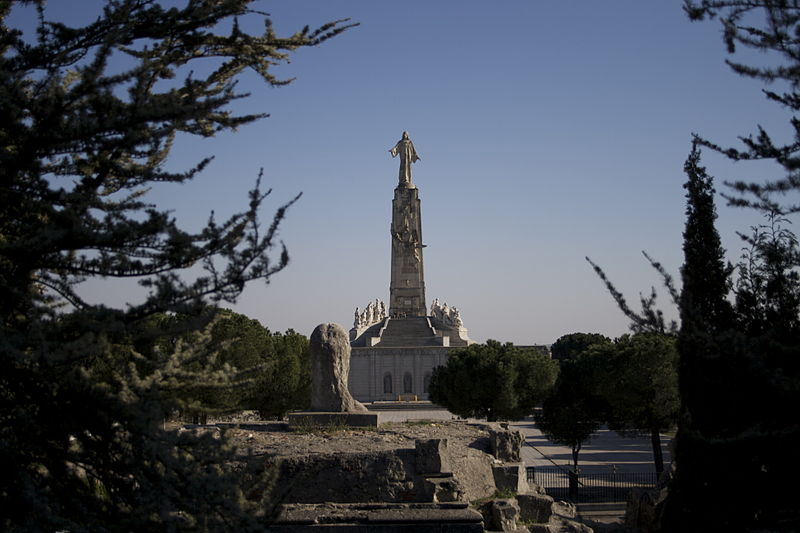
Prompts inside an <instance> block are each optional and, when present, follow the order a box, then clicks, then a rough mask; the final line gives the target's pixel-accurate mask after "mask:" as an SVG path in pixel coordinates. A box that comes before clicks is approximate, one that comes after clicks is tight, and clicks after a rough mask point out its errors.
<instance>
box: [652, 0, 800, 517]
mask: <svg viewBox="0 0 800 533" xmlns="http://www.w3.org/2000/svg"><path fill="white" fill-rule="evenodd" d="M685 9H686V11H687V13H688V14H689V16H690V18H692V19H695V20H698V19H702V18H704V17H707V16H709V17H712V18H713V17H719V18H720V20H721V21H722V24H723V29H724V33H723V37H724V40H725V43H726V45H727V48H728V52H729V53H731V54H733V53H734V52H735V51H736V49H737V47H738V46H744V47H746V48H752V49H757V50H760V51H763V52H767V53H770V54H772V57H771V58H770V61H768V62H765V66H761V65H746V64H743V63H740V62H735V61H732V60H730V61H728V64H729V65H730V66H731V68H732V69H733V70H734V71H735V72H737V73H738V74H741V75H743V76H746V77H750V78H754V79H758V80H761V81H764V82H765V83H774V82H779V84H780V85H781V86H782V87H785V88H786V92H783V93H778V92H775V91H770V90H765V91H764V93H765V94H766V96H767V98H769V99H771V100H773V101H775V102H777V103H779V104H781V105H782V106H784V107H785V108H786V109H788V110H789V112H790V113H791V114H792V116H791V118H790V123H791V125H792V128H793V130H794V138H793V139H792V140H791V141H790V142H788V143H786V144H784V145H779V144H777V143H775V142H774V140H773V138H772V137H771V136H770V135H769V134H768V133H767V132H766V131H765V130H764V129H763V128H760V127H759V128H758V133H757V135H755V136H749V137H743V138H742V141H743V143H744V145H745V148H744V149H743V150H739V149H734V148H722V147H720V146H718V145H716V144H714V143H712V142H710V141H708V140H705V139H702V138H699V137H696V142H697V143H699V144H701V145H704V146H706V147H709V148H711V149H713V150H716V151H718V152H720V153H722V154H724V155H725V156H727V157H728V158H730V159H732V160H771V161H773V162H775V163H777V164H778V165H779V166H780V167H782V169H783V172H784V175H783V176H781V177H779V178H777V179H775V180H772V181H766V182H764V181H753V182H745V181H740V182H734V183H729V184H728V185H730V186H731V187H732V191H733V193H732V194H728V195H727V198H728V200H729V202H730V203H731V204H732V205H736V206H745V207H752V208H755V209H758V210H761V211H763V212H764V213H766V214H767V215H768V216H772V217H774V216H775V215H778V216H780V215H782V214H787V213H796V212H798V211H800V207H799V206H798V204H797V203H796V202H793V201H791V200H790V201H789V202H788V203H785V200H786V199H787V198H791V193H796V192H798V190H800V174H798V169H800V143H798V140H799V139H800V122H798V120H797V118H796V117H795V116H794V115H795V114H796V112H797V111H798V110H800V92H799V91H800V74H798V73H800V55H798V52H800V5H798V3H797V2H795V1H786V0H781V1H766V2H744V1H739V0H723V1H717V0H701V1H699V2H694V1H687V2H686V3H685ZM691 159H692V157H690V162H691ZM687 163H689V162H687ZM691 166H692V165H687V167H691ZM690 170H691V168H690ZM694 170H695V171H697V167H696V162H695V165H694ZM700 174H701V178H700V179H697V177H695V178H694V179H693V177H692V175H691V173H690V180H689V184H688V185H689V186H688V187H687V188H688V190H689V195H688V197H689V206H690V207H689V209H687V215H688V217H687V229H686V233H685V235H684V237H685V246H684V252H685V255H686V264H685V265H684V268H683V271H682V275H683V278H684V289H683V295H682V298H681V318H682V321H683V323H682V327H681V334H680V344H679V350H680V358H681V367H680V383H681V396H682V397H681V401H682V415H681V420H680V425H679V432H678V437H677V450H676V461H677V473H676V477H675V479H674V480H673V483H672V484H671V485H670V494H669V498H668V500H667V504H666V509H665V515H664V520H663V527H664V529H665V530H666V531H709V530H711V529H715V530H727V531H753V530H765V531H796V530H797V529H798V528H800V513H798V511H797V505H796V502H794V501H793V499H792V498H791V497H790V496H788V495H787V494H786V493H782V492H781V491H777V492H776V491H774V487H777V486H788V485H789V484H792V483H794V481H793V480H795V479H796V478H797V475H798V468H797V466H796V465H794V464H793V463H792V462H791V461H787V458H788V455H789V454H790V453H791V452H790V450H792V449H793V448H794V447H796V444H797V442H798V439H800V423H799V422H798V418H797V416H796V414H794V413H792V412H790V411H787V410H786V406H787V405H795V404H797V403H798V402H800V396H798V391H800V365H799V364H798V361H799V360H800V335H799V333H800V331H798V330H797V326H796V325H797V323H798V318H797V311H798V308H797V304H796V302H797V297H798V287H797V284H796V283H795V280H796V269H797V267H798V261H797V257H798V253H797V244H796V240H795V239H794V237H793V235H791V234H787V233H786V232H784V231H778V232H775V231H773V232H772V236H773V237H765V236H764V234H763V233H762V234H759V233H756V235H754V237H753V238H750V239H747V240H749V243H750V247H751V248H750V251H749V252H748V255H747V256H746V257H745V261H744V262H743V265H742V266H743V267H744V268H740V272H739V279H738V281H737V284H736V293H737V294H736V297H737V305H736V308H735V309H734V310H731V309H730V306H729V304H728V301H727V297H728V288H729V285H728V283H729V282H727V281H726V280H725V278H726V277H727V272H728V271H729V270H730V269H729V268H727V267H725V266H724V265H723V264H722V260H721V257H722V251H721V248H720V246H719V239H718V236H717V235H716V231H713V216H711V215H712V214H713V213H712V212H711V211H709V209H708V207H703V206H708V205H711V189H710V181H708V183H709V185H707V186H703V182H704V181H707V180H705V179H704V178H702V174H704V173H700ZM693 182H694V183H696V184H697V185H700V187H699V188H695V186H693V185H692V183H693ZM773 228H774V226H773ZM768 280H772V281H771V282H770V281H768ZM728 316H730V318H727V317H728ZM740 487H747V490H746V491H742V490H740Z"/></svg>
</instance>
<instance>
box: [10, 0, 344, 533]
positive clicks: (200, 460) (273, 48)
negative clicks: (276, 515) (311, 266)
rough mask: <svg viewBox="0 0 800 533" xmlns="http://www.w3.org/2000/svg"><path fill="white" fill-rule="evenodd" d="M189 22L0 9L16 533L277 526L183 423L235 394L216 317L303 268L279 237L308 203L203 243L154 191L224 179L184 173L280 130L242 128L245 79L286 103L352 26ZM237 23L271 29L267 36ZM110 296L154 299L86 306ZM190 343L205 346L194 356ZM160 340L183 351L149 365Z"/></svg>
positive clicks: (205, 235)
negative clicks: (91, 293) (169, 317)
mask: <svg viewBox="0 0 800 533" xmlns="http://www.w3.org/2000/svg"><path fill="white" fill-rule="evenodd" d="M178 3H180V4H182V5H183V6H184V7H162V5H161V4H160V3H159V2H157V1H154V0H108V1H107V2H106V5H105V7H104V8H103V10H102V12H101V13H98V14H97V17H96V18H95V19H94V22H91V23H90V24H88V25H86V26H84V27H69V26H67V25H65V24H62V23H59V22H57V21H52V20H49V19H48V12H47V9H46V3H45V2H44V0H20V1H16V2H15V1H13V0H11V1H8V0H6V1H2V2H0V470H1V471H2V475H1V476H0V509H2V513H0V529H2V530H6V531H7V530H21V531H25V530H28V531H93V530H97V531H106V530H118V531H175V530H192V531H197V530H203V531H205V530H229V529H236V530H248V529H251V528H254V527H258V521H257V519H256V518H257V517H256V515H254V514H252V513H249V508H250V507H249V505H248V504H247V502H246V501H245V498H244V497H245V496H246V495H247V494H255V493H259V492H258V491H255V492H249V488H248V487H246V486H242V484H240V483H239V481H238V480H237V479H236V478H234V477H233V476H232V475H231V473H230V472H229V471H228V470H227V469H226V468H225V466H224V465H226V464H227V463H228V462H229V460H230V459H231V457H232V452H231V450H230V449H229V448H228V447H227V446H226V445H225V439H224V438H223V439H215V438H213V436H212V435H210V434H206V435H197V434H193V433H191V432H184V433H180V434H179V433H176V432H170V431H165V429H164V428H163V421H164V416H165V414H166V413H168V412H170V411H171V410H173V409H174V408H177V407H180V405H181V401H180V399H181V398H187V396H191V395H192V391H195V390H199V389H204V390H208V389H209V388H213V387H219V388H224V387H229V386H232V385H233V384H234V383H233V380H232V378H231V376H230V375H229V374H227V373H226V372H225V371H224V369H215V368H213V365H211V366H209V365H208V364H206V363H205V360H204V359H203V357H204V356H205V354H207V353H208V350H206V349H205V347H206V346H207V345H208V343H209V342H210V341H209V337H210V336H209V334H208V332H204V331H203V327H204V326H205V325H207V324H208V323H209V321H210V320H211V317H212V315H213V313H206V312H205V310H207V309H211V310H212V311H213V307H214V304H216V303H218V302H221V301H233V300H235V299H236V298H237V296H238V295H239V294H240V292H241V291H242V288H243V287H244V285H245V284H246V283H247V282H248V281H251V280H257V279H268V278H269V277H270V276H271V275H272V274H274V273H275V272H277V271H278V270H280V269H281V268H283V267H284V266H285V265H286V263H287V260H288V255H287V253H286V250H285V249H284V248H283V247H282V245H281V244H280V243H279V241H278V240H277V228H278V224H279V223H280V222H281V220H282V219H283V217H284V214H285V211H286V209H287V208H288V206H289V205H290V204H291V202H289V204H286V205H284V206H282V207H280V208H279V209H278V210H277V212H276V214H275V215H274V217H273V218H272V221H271V222H270V223H269V224H267V225H266V226H265V227H262V224H261V223H260V220H259V212H260V210H261V207H262V203H263V202H264V200H265V197H266V194H267V193H264V192H262V191H261V190H260V187H259V185H256V187H255V188H254V190H253V191H252V192H251V193H250V197H249V203H248V205H247V206H246V209H245V210H244V211H243V212H241V213H239V214H236V215H234V216H232V217H230V218H229V219H227V220H223V221H216V220H214V218H213V216H212V217H211V218H210V220H209V222H208V224H207V225H206V226H205V227H204V228H203V229H202V230H200V231H199V232H196V233H192V232H187V231H185V230H182V229H181V228H180V227H179V226H178V224H177V222H176V221H175V219H174V218H173V217H172V216H171V215H170V213H169V212H166V211H163V210H159V209H158V208H157V207H156V206H154V205H151V204H149V203H148V202H147V201H146V198H147V192H148V189H149V187H150V186H151V185H152V184H154V183H162V182H170V183H183V182H187V181H189V180H191V179H192V178H193V177H194V176H195V175H197V173H198V172H200V171H201V170H203V169H204V168H205V167H206V166H207V164H208V162H209V161H210V159H211V158H210V157H207V158H202V159H200V160H199V161H198V162H197V164H196V165H195V166H193V167H192V168H189V169H187V170H186V171H183V172H175V171H170V170H167V167H166V162H167V158H168V155H169V153H170V149H171V147H172V144H173V141H174V140H175V139H176V138H178V137H179V136H199V137H212V136H214V135H215V134H217V133H218V132H222V131H226V130H232V129H234V128H236V127H239V126H243V125H245V124H248V123H250V122H253V121H255V120H258V119H259V118H261V117H262V116H264V115H261V114H251V115H237V114H236V113H234V111H233V110H232V107H231V104H232V102H234V101H235V100H237V99H239V98H242V97H244V96H246V95H244V94H240V93H239V92H237V90H236V80H237V78H238V77H239V75H240V74H241V73H242V72H243V71H245V70H250V71H253V72H255V73H256V74H257V75H258V76H260V77H261V79H262V80H263V81H264V82H265V83H266V84H267V85H283V84H285V83H286V81H284V80H279V79H277V78H275V77H274V76H273V75H272V74H271V71H270V69H271V67H272V66H273V65H275V64H278V63H281V62H283V61H285V60H286V59H287V58H288V54H289V53H290V52H292V51H293V50H295V49H297V48H299V47H307V46H314V45H316V44H318V43H321V42H322V41H325V40H326V39H328V38H329V37H332V36H334V35H336V34H338V33H340V32H342V31H343V30H344V29H345V28H347V25H346V24H344V23H343V22H333V23H330V24H326V25H324V26H322V27H320V28H319V29H317V30H309V29H308V28H305V29H303V30H300V31H298V32H297V33H295V34H294V35H291V36H289V37H279V36H278V35H276V34H275V32H274V31H273V29H272V25H271V23H270V21H269V19H268V18H267V17H266V16H265V15H264V14H260V13H258V12H255V11H253V10H251V8H250V7H249V4H251V2H250V1H249V0H191V1H186V2H182V3H181V2H178ZM75 4H76V9H85V8H84V7H83V6H80V7H78V4H79V3H77V2H76V3H75ZM169 4H170V5H171V4H176V3H175V2H170V3H169ZM15 9H35V10H36V11H37V12H38V15H39V17H38V26H37V28H36V32H35V35H33V36H31V35H25V34H23V32H22V31H20V30H18V29H16V28H13V27H10V26H9V20H11V18H10V17H9V15H10V14H11V13H12V11H13V10H15ZM237 18H239V19H244V18H248V19H249V18H258V19H262V20H263V21H264V23H265V25H264V31H263V33H261V34H250V33H248V32H246V31H243V30H242V28H241V27H240V26H239V24H238V22H237ZM195 65H196V67H195ZM195 69H196V70H195ZM200 73H203V74H200ZM259 181H260V180H259ZM276 248H277V249H276ZM190 268H191V270H188V272H190V273H191V276H187V275H186V273H187V269H190ZM92 278H106V279H122V278H132V279H138V280H139V281H140V284H141V285H142V287H143V288H144V292H146V293H147V294H146V295H145V296H143V297H142V300H141V301H139V302H138V303H134V304H133V305H131V306H130V307H128V308H125V309H113V308H109V307H106V306H104V305H100V304H93V303H91V302H87V301H85V300H84V299H83V298H82V297H81V291H80V284H81V282H83V281H85V280H88V279H92ZM209 304H211V305H209ZM161 313H168V314H172V313H182V314H183V315H184V316H192V317H195V319H194V320H189V321H179V322H176V321H161V320H157V319H155V317H157V316H158V315H159V314H161ZM190 330H197V331H200V333H199V334H198V335H197V337H196V338H195V339H194V340H193V341H192V342H191V343H188V342H184V341H182V340H181V336H182V335H184V334H186V333H187V332H188V331H190ZM160 338H168V339H174V340H175V342H174V343H172V344H170V349H169V350H160V351H159V350H148V347H152V346H154V345H156V344H157V343H154V339H160ZM250 488H253V487H250ZM262 492H263V491H262ZM260 508H261V509H264V506H261V507H260Z"/></svg>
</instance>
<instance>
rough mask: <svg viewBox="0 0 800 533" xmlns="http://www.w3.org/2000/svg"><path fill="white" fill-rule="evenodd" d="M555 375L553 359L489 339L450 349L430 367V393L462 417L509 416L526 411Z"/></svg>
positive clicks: (551, 383) (524, 414) (529, 410)
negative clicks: (442, 360)
mask: <svg viewBox="0 0 800 533" xmlns="http://www.w3.org/2000/svg"><path fill="white" fill-rule="evenodd" d="M557 375H558V363H556V362H555V361H553V360H551V359H550V358H549V357H548V356H546V355H544V354H543V353H540V352H538V351H536V350H533V349H522V348H519V347H517V346H514V345H513V344H511V343H505V344H501V343H499V342H497V341H494V340H488V341H486V344H473V345H472V346H469V347H467V348H461V349H458V350H453V351H451V352H450V353H449V354H448V358H447V364H446V365H444V366H440V367H437V368H436V369H434V371H433V374H432V376H431V383H430V388H429V390H430V398H431V400H432V401H433V402H434V403H437V404H439V405H442V406H444V407H446V408H447V409H449V410H450V411H451V412H453V413H455V414H457V415H459V416H462V417H465V418H466V417H474V418H486V419H487V420H489V421H496V420H514V419H519V418H522V417H524V416H526V415H528V414H530V413H531V412H532V411H533V409H534V407H536V406H537V405H538V404H539V403H541V401H542V400H543V399H544V398H545V396H546V395H547V393H548V392H549V391H550V389H551V388H552V386H553V384H554V383H555V380H556V376H557Z"/></svg>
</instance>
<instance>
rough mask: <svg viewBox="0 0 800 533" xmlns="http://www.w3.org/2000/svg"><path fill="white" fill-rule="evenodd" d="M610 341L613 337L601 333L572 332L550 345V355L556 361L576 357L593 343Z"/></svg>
mask: <svg viewBox="0 0 800 533" xmlns="http://www.w3.org/2000/svg"><path fill="white" fill-rule="evenodd" d="M608 342H611V339H609V338H608V337H606V336H605V335H601V334H599V333H570V334H568V335H562V336H561V337H559V338H558V340H556V342H554V343H553V345H552V346H550V355H551V356H552V358H553V359H555V360H556V361H563V360H566V359H576V358H577V357H578V356H580V354H582V353H583V352H585V351H586V350H587V349H588V348H589V347H590V346H592V345H593V344H597V343H608Z"/></svg>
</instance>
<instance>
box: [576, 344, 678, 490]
mask: <svg viewBox="0 0 800 533" xmlns="http://www.w3.org/2000/svg"><path fill="white" fill-rule="evenodd" d="M675 345H676V340H675V338H674V337H670V336H667V335H659V334H653V333H639V334H636V335H623V336H622V337H620V338H618V339H616V340H615V341H614V343H613V344H611V343H609V344H598V345H596V346H594V347H593V348H592V349H591V350H590V352H589V353H588V354H587V356H586V359H588V360H594V361H595V368H596V369H597V370H596V371H595V372H594V380H593V382H594V384H595V394H596V395H597V396H599V397H600V398H602V399H603V402H604V404H605V405H606V412H605V413H604V420H605V421H606V422H607V423H608V427H609V429H611V430H614V431H617V432H619V433H620V434H623V435H633V436H638V435H641V434H645V435H648V436H649V437H650V442H651V444H652V448H653V463H654V464H655V469H656V472H657V473H658V474H661V473H662V472H663V471H664V458H663V454H662V451H661V433H662V432H664V431H668V430H672V429H674V428H675V425H676V424H677V421H678V411H679V407H680V396H679V393H678V350H677V348H676V346H675Z"/></svg>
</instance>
